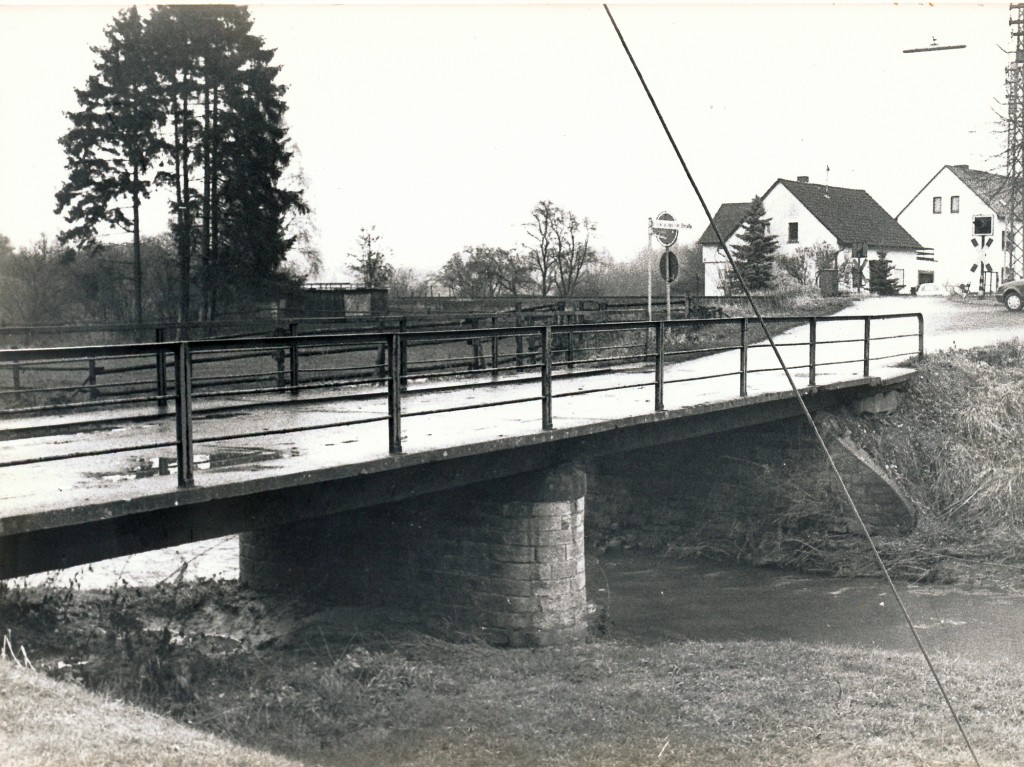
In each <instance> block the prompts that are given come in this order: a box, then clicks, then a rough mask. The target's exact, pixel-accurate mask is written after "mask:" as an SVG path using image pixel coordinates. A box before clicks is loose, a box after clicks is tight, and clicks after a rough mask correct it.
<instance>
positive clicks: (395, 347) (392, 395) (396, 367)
mask: <svg viewBox="0 0 1024 767" xmlns="http://www.w3.org/2000/svg"><path fill="white" fill-rule="evenodd" d="M387 347H388V452H390V453H391V454H393V455H394V454H397V453H401V452H402V361H401V357H402V342H401V338H400V336H399V334H398V333H392V334H391V338H390V339H389V340H388V344H387Z"/></svg>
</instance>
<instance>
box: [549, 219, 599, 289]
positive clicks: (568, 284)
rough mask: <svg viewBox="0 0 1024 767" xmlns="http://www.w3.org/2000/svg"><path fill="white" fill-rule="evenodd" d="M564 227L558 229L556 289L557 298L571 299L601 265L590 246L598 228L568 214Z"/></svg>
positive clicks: (587, 220)
mask: <svg viewBox="0 0 1024 767" xmlns="http://www.w3.org/2000/svg"><path fill="white" fill-rule="evenodd" d="M561 223H562V226H560V227H556V229H555V243H556V245H557V250H556V252H555V287H556V288H557V289H558V295H560V296H571V295H572V294H573V293H575V292H576V287H577V286H578V285H579V282H580V278H581V277H582V276H583V274H584V273H585V272H586V270H587V269H588V268H589V267H591V266H594V265H595V264H597V263H598V257H597V252H596V251H595V250H594V248H593V247H591V245H590V235H591V234H593V233H594V231H595V230H596V229H597V227H596V226H595V225H594V224H593V222H591V221H590V219H587V218H584V219H582V220H580V219H578V218H577V217H576V214H574V213H571V212H569V211H566V212H565V213H564V215H563V216H562V220H561Z"/></svg>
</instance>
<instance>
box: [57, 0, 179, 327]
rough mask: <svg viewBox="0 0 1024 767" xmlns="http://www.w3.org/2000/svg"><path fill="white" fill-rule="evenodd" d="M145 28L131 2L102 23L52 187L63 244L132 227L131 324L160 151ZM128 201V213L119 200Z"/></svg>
mask: <svg viewBox="0 0 1024 767" xmlns="http://www.w3.org/2000/svg"><path fill="white" fill-rule="evenodd" d="M144 31H145V30H144V25H143V22H142V19H141V18H140V17H139V13H138V10H137V9H136V8H134V7H132V8H128V9H125V10H123V11H121V12H120V13H119V14H118V15H117V17H116V18H115V19H114V21H113V23H112V24H111V25H110V26H109V27H108V28H107V30H106V32H105V35H106V38H107V46H106V47H105V48H93V49H92V50H93V53H95V54H96V55H97V56H98V60H97V62H96V67H95V68H96V73H95V74H93V75H92V76H90V77H89V79H88V80H87V81H86V85H85V87H84V88H82V89H80V90H79V89H76V90H75V95H76V97H77V99H78V104H79V107H80V108H79V110H78V111H76V112H73V113H69V114H68V115H67V118H68V119H69V120H70V121H71V126H72V127H71V129H70V130H69V131H68V132H67V133H66V134H65V135H64V136H63V137H62V138H61V139H60V143H61V146H62V147H63V148H64V152H65V154H66V156H67V171H68V179H67V181H66V182H65V183H64V185H63V186H62V187H61V189H60V191H58V192H57V208H56V212H57V213H63V214H64V217H65V220H66V221H68V223H69V224H71V226H70V227H69V228H68V229H66V230H65V231H64V232H62V233H61V235H60V238H59V239H60V242H61V243H62V244H68V243H73V244H75V245H77V246H78V247H79V248H90V249H91V248H92V247H93V246H95V244H96V240H97V229H98V227H100V226H101V225H106V226H111V227H115V228H119V229H123V230H125V231H128V232H131V234H132V239H133V264H134V287H135V290H134V292H135V301H134V304H135V321H136V322H137V323H139V324H141V323H142V245H141V239H140V237H141V235H140V217H139V208H140V205H141V201H142V198H144V197H148V196H149V192H150V188H151V185H152V178H151V177H150V168H151V167H152V165H153V162H154V160H155V158H156V156H157V153H158V143H157V142H158V139H157V128H158V125H159V122H160V119H161V118H160V112H159V109H158V101H159V94H158V93H157V91H156V89H155V78H154V75H153V70H152V62H151V61H150V60H149V58H148V56H147V55H146V54H147V47H146V45H145V44H144V42H143V36H144ZM124 199H128V200H130V201H131V218H129V217H128V216H127V215H126V214H125V211H124V206H123V205H122V204H121V201H122V200H124Z"/></svg>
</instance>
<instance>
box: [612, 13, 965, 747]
mask: <svg viewBox="0 0 1024 767" xmlns="http://www.w3.org/2000/svg"><path fill="white" fill-rule="evenodd" d="M603 7H604V10H605V13H607V14H608V19H609V20H610V21H611V23H612V26H613V27H614V28H615V34H616V35H618V38H619V42H620V43H622V48H623V50H625V52H626V55H627V56H628V57H629V61H630V63H631V64H632V65H633V70H634V71H635V72H636V76H637V77H638V78H639V80H640V84H641V85H643V88H644V91H645V92H646V93H647V98H648V100H649V101H650V102H651V106H652V107H654V112H655V114H657V115H658V120H659V121H660V122H661V127H662V129H663V130H664V131H665V135H666V136H667V137H668V140H669V143H670V144H672V149H673V151H674V152H675V154H676V158H677V159H678V160H679V164H680V165H681V166H682V168H683V172H684V173H685V174H686V178H687V180H688V181H689V182H690V186H691V187H692V188H693V191H694V193H695V194H696V195H697V199H698V200H699V201H700V205H701V207H702V208H703V209H704V215H705V216H706V217H707V219H708V222H709V223H710V225H711V228H712V229H713V230H714V232H715V237H717V238H718V241H719V243H721V246H722V251H723V252H724V253H725V256H726V258H727V259H728V261H729V266H730V267H731V268H732V270H733V272H734V273H735V274H736V277H737V279H738V281H739V283H740V287H741V288H742V289H743V294H744V295H745V296H746V298H747V301H748V302H749V303H750V307H751V309H753V311H754V315H755V316H756V317H757V321H758V323H759V324H760V325H761V330H762V331H763V332H764V334H765V337H766V338H767V340H768V343H769V344H770V345H771V348H772V351H773V352H774V353H775V357H776V358H777V359H778V361H779V365H780V366H781V368H782V371H783V372H784V373H785V374H786V380H787V381H788V382H789V386H790V388H791V389H792V390H793V394H794V395H796V400H797V402H798V403H799V406H800V410H801V412H802V413H803V415H804V418H805V419H806V420H807V423H808V425H810V427H811V431H812V432H813V434H814V437H815V440H816V441H817V443H818V446H819V447H820V448H821V450H822V452H823V453H824V454H825V457H826V458H827V459H828V465H829V467H830V469H831V471H832V473H833V474H834V475H835V477H836V479H837V480H838V481H839V486H840V488H841V490H842V495H843V498H844V499H845V500H846V503H847V505H848V506H849V507H850V509H851V510H852V511H853V515H854V517H855V518H856V519H857V524H859V525H860V528H861V531H863V533H864V537H865V538H866V539H867V542H868V544H869V545H870V547H871V553H872V554H873V555H874V557H875V561H876V562H877V563H878V566H879V568H880V569H881V571H882V575H884V576H885V581H886V583H887V584H888V586H889V590H890V591H891V592H892V595H893V597H894V598H895V599H896V603H897V604H898V605H899V608H900V612H902V613H903V618H904V620H905V621H906V623H907V626H909V628H910V633H911V634H913V636H914V641H915V642H916V643H917V647H918V649H919V650H920V651H921V655H922V656H923V657H924V660H925V663H926V664H927V665H928V670H929V671H930V672H931V675H932V678H933V679H934V680H935V684H936V685H937V686H938V688H939V692H940V693H942V699H943V700H944V701H945V702H946V707H947V708H948V709H949V713H950V714H952V716H953V721H954V722H956V726H957V729H958V730H959V731H960V735H961V737H962V738H963V741H964V743H965V744H966V745H967V750H968V751H969V752H970V754H971V758H972V759H973V760H974V763H975V764H976V765H977V766H978V767H981V762H980V761H978V756H977V754H976V753H975V752H974V746H973V745H972V744H971V739H970V738H969V737H968V736H967V731H966V730H964V726H963V724H962V723H961V722H960V717H959V716H957V713H956V709H955V708H954V706H953V702H952V701H951V700H950V698H949V695H948V694H947V693H946V688H945V686H944V685H943V684H942V680H941V679H940V678H939V674H938V672H937V671H936V670H935V666H934V665H933V664H932V659H931V656H930V655H929V654H928V650H927V649H925V646H924V643H923V642H922V641H921V636H920V634H918V632H917V629H916V628H915V627H914V622H913V620H912V619H911V617H910V612H909V611H908V610H907V606H906V605H905V604H904V602H903V599H902V598H901V597H900V594H899V592H898V591H897V590H896V584H894V583H893V581H892V577H891V576H890V575H889V570H888V568H887V567H886V566H885V562H884V561H883V560H882V555H881V554H880V553H879V551H878V548H877V547H876V546H875V541H874V539H873V538H872V537H871V533H870V531H869V530H868V527H867V525H866V524H865V522H864V518H863V517H862V516H861V514H860V510H859V509H858V508H857V504H856V503H855V502H854V500H853V497H852V496H851V495H850V491H849V489H848V488H847V486H846V482H845V481H844V480H843V476H842V474H841V473H840V472H839V469H838V468H837V467H836V464H835V461H834V460H833V458H832V453H831V451H830V450H829V449H828V446H827V445H826V444H825V440H824V439H823V438H822V436H821V432H820V431H819V430H818V425H817V424H816V423H815V422H814V418H813V416H811V411H810V410H808V409H807V404H806V403H805V402H804V398H803V395H801V394H800V388H799V387H798V386H797V385H796V381H795V380H793V375H792V373H791V372H790V370H789V367H788V366H787V365H786V363H785V361H784V360H783V359H782V353H781V352H780V351H779V347H778V346H777V345H776V344H775V339H774V337H773V336H772V334H771V332H770V331H769V330H768V324H767V323H766V322H765V321H764V317H763V316H762V315H761V311H760V310H759V309H758V308H757V304H756V303H755V302H754V297H753V296H752V295H751V293H750V289H749V288H748V287H747V282H746V280H745V279H744V277H743V273H742V272H741V271H740V270H739V269H738V268H737V267H736V261H735V260H734V259H733V255H732V252H731V251H730V250H729V246H728V245H727V244H726V242H725V238H724V237H722V233H721V232H720V231H719V229H718V225H717V224H716V223H715V219H714V216H712V215H711V211H710V210H709V209H708V206H707V203H706V202H704V196H703V195H702V194H701V192H700V189H699V188H698V187H697V182H696V181H695V180H694V178H693V174H691V173H690V169H689V167H687V165H686V161H685V160H684V159H683V155H682V153H681V152H680V151H679V147H678V146H677V145H676V140H675V138H673V136H672V131H671V130H669V127H668V124H667V123H666V122H665V118H664V117H663V116H662V114H661V109H659V108H658V103H657V101H655V99H654V95H653V94H652V93H651V89H650V88H649V87H648V86H647V81H646V80H645V79H644V76H643V73H642V72H641V71H640V67H639V66H638V65H637V63H636V59H634V58H633V53H632V52H631V51H630V49H629V45H628V44H627V43H626V38H625V37H623V36H622V31H621V30H620V29H619V25H618V24H617V23H616V21H615V17H614V16H613V15H612V12H611V9H610V8H608V5H607V4H604V5H603Z"/></svg>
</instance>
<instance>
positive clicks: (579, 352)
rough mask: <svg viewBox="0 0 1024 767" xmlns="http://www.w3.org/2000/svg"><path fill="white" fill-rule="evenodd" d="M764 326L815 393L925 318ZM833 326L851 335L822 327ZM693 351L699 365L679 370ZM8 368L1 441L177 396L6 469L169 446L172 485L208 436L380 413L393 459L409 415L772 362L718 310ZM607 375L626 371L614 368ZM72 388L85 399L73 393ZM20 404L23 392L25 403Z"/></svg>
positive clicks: (142, 349) (201, 345)
mask: <svg viewBox="0 0 1024 767" xmlns="http://www.w3.org/2000/svg"><path fill="white" fill-rule="evenodd" d="M914 319H916V326H915V327H914V329H913V330H908V329H906V328H905V327H904V328H897V330H896V331H891V332H885V328H887V327H889V326H891V325H892V323H894V322H895V323H897V324H898V323H899V321H901V320H902V321H903V324H904V325H906V324H907V321H908V320H914ZM767 322H768V324H769V326H770V327H774V328H776V329H779V328H792V327H794V326H801V327H802V326H804V325H806V328H807V338H806V339H804V338H802V337H801V338H798V339H796V340H786V336H779V337H778V338H777V339H776V345H777V347H778V348H779V350H780V353H782V354H783V356H784V358H786V357H789V359H787V366H788V367H789V369H790V370H791V371H792V372H794V373H797V374H799V375H801V376H805V377H806V378H805V380H806V384H807V386H812V387H813V386H815V385H816V384H817V382H818V379H819V377H820V376H821V375H822V374H823V373H826V372H828V370H829V368H835V367H838V366H846V367H847V368H849V367H850V366H855V367H856V369H857V370H858V371H859V373H860V374H861V375H863V376H865V377H868V376H870V375H871V369H872V364H873V363H874V364H878V363H881V362H884V361H886V360H890V359H906V358H908V357H916V358H921V357H923V356H924V320H923V317H922V315H921V314H918V313H908V314H895V315H872V316H830V317H819V318H805V317H772V318H768V319H767ZM829 328H839V329H841V330H843V331H845V330H848V329H852V332H850V333H844V332H840V333H838V334H836V333H835V332H831V334H830V332H829V331H828V329H829ZM772 332H773V335H776V331H775V330H773V331H772ZM911 339H912V340H911ZM893 344H895V345H896V347H897V348H896V349H895V351H894V350H893V348H892V347H893ZM848 350H849V351H848ZM854 350H855V351H854ZM755 351H757V356H758V357H761V358H763V359H764V360H765V361H764V362H762V363H761V364H760V365H758V364H754V363H752V353H753V352H755ZM698 357H703V358H706V359H707V360H709V363H708V364H704V365H700V366H694V365H691V366H687V365H682V364H680V363H684V362H687V361H689V360H692V359H695V358H698ZM710 361H713V362H714V363H715V364H711V362H710ZM268 363H269V364H268ZM5 369H6V371H8V373H9V374H10V375H12V376H13V379H14V383H15V385H14V386H11V387H0V440H10V439H12V437H11V436H5V432H6V434H7V435H18V434H24V433H25V430H26V429H31V428H32V424H33V423H34V422H36V421H37V420H38V417H39V416H42V415H44V414H45V415H48V416H53V415H54V414H57V415H60V414H63V415H64V416H65V417H72V416H74V417H77V418H85V417H88V416H85V415H82V410H83V409H88V408H93V409H94V408H96V407H97V405H102V406H103V413H102V417H103V418H110V419H111V420H133V419H135V420H154V419H162V418H170V417H171V413H169V412H168V410H169V405H170V403H171V402H172V401H173V403H174V407H173V410H174V412H173V417H174V422H175V435H174V440H173V441H170V440H165V441H156V442H150V443H137V442H131V441H128V442H124V443H123V444H108V445H105V446H103V447H97V448H96V449H94V450H81V451H77V452H74V453H64V454H61V455H54V454H42V455H32V456H27V457H18V458H14V459H11V460H6V461H0V469H3V468H4V467H11V466H18V465H25V464H31V463H39V462H44V461H56V460H67V459H73V458H86V457H95V456H104V455H116V454H120V453H128V452H140V451H146V450H154V449H166V448H170V447H173V448H174V449H175V453H176V463H177V483H178V486H179V487H182V488H185V487H190V486H192V485H193V484H194V481H195V478H194V461H195V447H196V445H198V444H202V443H206V442H224V441H229V440H240V439H258V438H260V437H266V436H268V435H273V434H286V433H292V432H299V431H307V430H313V429H327V428H344V427H351V426H354V425H357V424H364V423H370V422H374V421H382V420H385V419H386V420H387V427H388V450H389V452H391V453H393V454H397V453H401V452H402V449H403V436H402V421H403V418H406V419H407V418H411V417H420V416H426V415H439V414H444V413H451V412H458V411H464V410H469V409H472V408H484V407H488V408H489V407H499V406H502V405H512V404H519V403H525V402H537V401H539V402H540V428H541V429H542V430H549V429H552V428H553V426H554V417H555V403H554V401H555V400H556V399H559V398H563V397H578V396H582V395H585V394H589V393H597V392H610V391H615V390H618V389H637V388H647V387H653V407H654V410H655V411H662V410H664V409H665V391H666V388H667V387H669V386H671V385H673V384H682V383H692V382H696V381H709V380H715V379H727V378H735V379H736V381H737V383H738V386H737V389H736V390H735V391H736V394H737V395H738V396H740V397H746V396H748V386H749V380H750V377H751V376H753V375H756V374H759V373H766V372H770V371H777V370H778V369H779V368H778V364H777V361H776V360H774V358H773V357H767V356H766V354H765V345H764V339H763V338H762V337H761V334H760V327H759V325H757V324H756V323H755V322H754V321H753V320H750V319H748V318H728V319H701V320H693V319H690V320H674V321H654V322H648V321H632V322H607V323H590V324H580V325H536V326H532V327H490V328H465V329H454V330H453V329H445V330H402V329H399V330H397V331H386V332H361V333H340V334H317V335H296V334H295V333H294V328H293V329H292V332H290V333H289V334H287V335H279V336H271V337H261V338H229V339H215V340H214V339H208V340H197V341H166V340H160V341H157V342H153V343H135V344H118V345H110V346H78V347H63V348H36V349H11V350H0V374H2V373H3V371H4V370H5ZM100 370H104V371H115V370H116V371H117V373H118V375H119V376H120V377H119V379H118V380H117V382H111V383H107V384H102V383H100V382H99V381H98V380H97V375H98V373H99V371H100ZM26 371H32V372H34V373H36V374H40V380H41V384H40V385H37V386H36V387H31V386H28V387H26V386H25V385H24V380H19V379H23V378H24V375H25V374H26ZM68 371H72V373H77V374H80V373H82V372H86V374H87V375H86V379H85V381H84V382H83V383H82V384H80V385H77V386H75V385H74V384H70V385H62V384H61V383H60V380H59V379H60V376H61V374H63V375H65V376H66V375H68ZM615 373H630V374H631V375H629V376H613V375H609V374H615ZM169 374H172V375H169ZM568 379H571V380H573V381H576V382H580V384H581V385H580V386H579V387H578V388H577V390H573V391H563V392H561V393H556V392H555V387H554V383H556V382H561V381H564V380H568ZM538 384H539V387H538ZM586 384H590V385H589V386H587V385H586ZM104 388H105V389H106V390H108V391H109V392H110V394H111V395H110V396H108V397H107V398H106V399H101V398H100V396H99V395H98V393H97V392H98V391H103V390H104ZM481 388H488V389H490V390H492V396H489V397H488V398H486V400H485V401H484V402H483V403H474V404H468V403H466V402H465V401H463V400H461V399H459V398H455V397H449V398H447V399H445V398H438V397H436V396H435V397H433V399H431V396H430V395H439V394H443V393H446V392H468V391H471V390H473V389H481ZM69 394H74V395H75V396H79V397H80V396H84V397H85V398H86V399H85V400H84V401H71V400H73V399H74V398H73V397H70V396H69ZM26 398H29V399H32V400H33V401H31V402H28V403H27V404H26V402H25V399H26ZM382 398H383V399H385V400H386V402H387V412H386V415H380V414H374V413H372V412H369V413H363V414H358V415H356V416H355V417H348V418H345V419H342V420H338V421H332V422H327V423H324V422H318V423H315V424H297V425H290V426H284V427H282V428H279V429H273V430H269V429H266V428H264V429H261V430H249V431H243V430H240V429H235V430H233V431H231V432H230V433H228V434H222V435H219V436H198V437H197V436H196V435H195V434H194V433H193V432H194V428H193V427H194V416H195V414H196V413H202V414H204V415H207V416H209V415H212V414H231V413H238V412H239V411H240V410H242V409H244V410H245V411H251V410H254V409H258V408H260V407H286V406H287V405H289V404H292V403H302V404H304V405H308V404H309V403H311V402H312V403H317V402H324V403H327V402H337V401H345V400H348V401H352V402H359V401H367V400H371V401H372V400H381V399H382ZM416 399H420V400H422V401H426V402H427V407H424V408H420V409H411V408H410V407H409V403H410V402H411V401H415V400H416ZM57 400H64V401H57ZM442 400H443V401H442ZM90 415H91V414H90ZM40 428H41V429H43V427H40ZM40 433H42V432H40Z"/></svg>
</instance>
